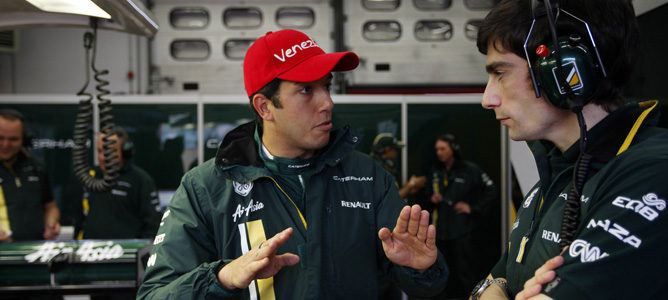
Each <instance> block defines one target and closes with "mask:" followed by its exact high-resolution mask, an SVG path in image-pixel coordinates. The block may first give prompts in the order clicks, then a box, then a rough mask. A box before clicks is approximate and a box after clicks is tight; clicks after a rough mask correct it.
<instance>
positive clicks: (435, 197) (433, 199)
mask: <svg viewBox="0 0 668 300" xmlns="http://www.w3.org/2000/svg"><path fill="white" fill-rule="evenodd" d="M441 202H443V196H441V194H439V193H434V194H432V195H431V203H434V204H439V203H441Z"/></svg>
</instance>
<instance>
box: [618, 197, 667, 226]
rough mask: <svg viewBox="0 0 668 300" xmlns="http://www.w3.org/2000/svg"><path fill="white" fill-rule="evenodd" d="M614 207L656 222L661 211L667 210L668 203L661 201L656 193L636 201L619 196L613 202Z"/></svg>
mask: <svg viewBox="0 0 668 300" xmlns="http://www.w3.org/2000/svg"><path fill="white" fill-rule="evenodd" d="M612 205H614V206H617V207H621V208H625V209H628V210H632V211H634V212H635V213H637V214H639V215H641V216H642V217H643V218H645V219H647V220H649V221H654V219H656V217H658V216H659V211H663V210H664V209H666V201H665V200H663V199H659V197H658V196H657V195H656V194H654V193H648V194H646V195H644V196H642V201H641V200H634V199H631V198H629V197H624V196H617V198H615V200H612Z"/></svg>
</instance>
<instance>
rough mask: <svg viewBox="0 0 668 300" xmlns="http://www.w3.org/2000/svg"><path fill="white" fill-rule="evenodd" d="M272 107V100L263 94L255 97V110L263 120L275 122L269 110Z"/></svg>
mask: <svg viewBox="0 0 668 300" xmlns="http://www.w3.org/2000/svg"><path fill="white" fill-rule="evenodd" d="M270 105H272V103H271V100H270V99H267V97H265V96H264V95H263V94H255V95H254V96H253V109H255V111H256V112H257V113H258V114H259V115H260V117H261V118H262V120H265V121H273V120H274V116H273V114H272V113H271V110H270V109H269V106H270Z"/></svg>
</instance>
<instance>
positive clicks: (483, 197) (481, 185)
mask: <svg viewBox="0 0 668 300" xmlns="http://www.w3.org/2000/svg"><path fill="white" fill-rule="evenodd" d="M474 176H475V177H476V178H475V183H476V184H475V186H474V188H475V189H477V190H478V191H477V193H475V195H477V196H476V197H475V198H474V199H471V200H470V202H469V204H470V205H471V212H472V213H476V214H481V213H483V212H484V211H485V209H486V208H487V206H488V205H489V204H492V203H493V202H494V201H495V200H496V197H497V190H496V186H495V185H494V182H493V181H492V179H491V178H490V177H489V175H487V173H485V172H484V171H483V170H480V169H478V168H477V167H476V168H475V172H474Z"/></svg>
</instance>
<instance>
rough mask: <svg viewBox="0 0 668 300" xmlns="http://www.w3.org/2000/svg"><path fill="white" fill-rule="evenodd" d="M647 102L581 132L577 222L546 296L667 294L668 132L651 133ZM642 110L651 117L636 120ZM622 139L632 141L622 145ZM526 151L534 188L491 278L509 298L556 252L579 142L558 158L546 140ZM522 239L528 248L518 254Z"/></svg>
mask: <svg viewBox="0 0 668 300" xmlns="http://www.w3.org/2000/svg"><path fill="white" fill-rule="evenodd" d="M653 104H655V102H649V101H648V102H643V103H641V104H640V106H639V105H638V103H632V104H629V105H627V106H625V107H623V108H620V109H618V110H617V111H615V112H613V113H612V114H610V115H609V116H607V117H606V118H605V119H603V120H602V121H601V122H599V123H598V124H597V125H595V126H594V127H593V128H592V129H591V130H589V133H588V135H589V138H590V145H589V146H588V151H587V152H588V153H590V154H592V155H593V161H592V164H591V167H590V170H589V175H588V179H587V180H586V183H585V185H584V189H583V196H582V198H581V201H580V203H581V208H580V223H579V226H578V227H577V230H576V232H575V237H574V239H573V243H572V244H571V245H570V247H569V248H568V250H566V252H565V253H564V254H563V256H564V259H565V262H564V265H563V266H561V267H559V268H557V270H556V273H557V278H556V279H555V280H554V281H552V282H550V283H548V284H546V285H545V286H544V287H543V292H544V293H545V294H547V295H548V296H550V297H552V298H554V299H659V298H665V295H668V278H667V277H666V276H665V271H666V270H667V269H668V260H667V259H665V257H664V254H665V253H666V252H668V216H665V215H664V214H666V212H664V210H665V208H666V202H665V199H666V197H668V184H666V182H667V181H666V178H665V177H664V176H665V173H666V170H668V131H666V130H665V129H660V128H657V127H655V124H656V122H657V121H658V108H654V107H651V106H652V105H653ZM652 108H653V109H652ZM642 112H646V113H648V114H649V116H648V117H647V118H646V119H644V118H643V115H642V114H641V113H642ZM643 120H644V122H643ZM634 125H635V126H634ZM625 141H628V143H630V147H628V149H627V146H626V145H624V143H625ZM530 147H531V149H532V151H533V153H534V156H535V158H536V163H537V165H538V170H539V176H540V182H539V183H538V184H537V185H536V186H535V187H534V188H533V189H532V190H531V191H530V192H529V193H528V195H527V197H526V198H525V200H524V201H523V203H522V207H520V209H519V211H518V212H517V217H516V219H515V223H514V224H513V231H512V232H511V235H510V244H509V249H508V251H507V252H506V253H505V254H504V255H503V256H502V258H501V260H500V261H499V262H498V263H497V265H496V266H495V267H494V268H493V270H492V272H491V273H492V275H493V276H494V277H504V278H507V279H508V283H509V286H510V290H511V293H512V295H511V296H514V295H515V294H516V293H518V292H519V291H520V290H521V289H522V286H523V284H524V283H525V282H526V281H527V280H528V279H529V278H531V277H532V276H533V274H534V271H535V270H536V269H537V268H538V267H540V266H541V265H543V263H544V262H545V261H547V260H548V259H550V258H552V257H554V256H557V255H559V253H560V252H561V249H560V248H559V241H560V234H561V220H562V213H563V210H564V204H565V201H566V198H567V194H568V192H569V190H570V188H571V184H572V171H573V165H574V162H575V160H576V159H577V157H578V154H579V142H578V143H576V144H574V145H573V146H572V147H571V148H569V149H568V150H567V151H566V152H564V153H561V152H560V151H559V150H558V149H556V148H555V147H554V146H553V145H551V144H550V143H546V142H544V141H539V142H535V143H531V144H530ZM620 150H621V151H622V152H621V154H619V155H617V153H618V152H619V151H620ZM541 199H543V200H542V206H541V205H540V204H541ZM532 220H533V222H532ZM532 223H533V226H532ZM530 228H533V229H530ZM524 237H527V238H528V242H527V243H526V245H525V247H524V253H523V255H520V253H521V248H522V246H521V245H522V239H523V238H524Z"/></svg>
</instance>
